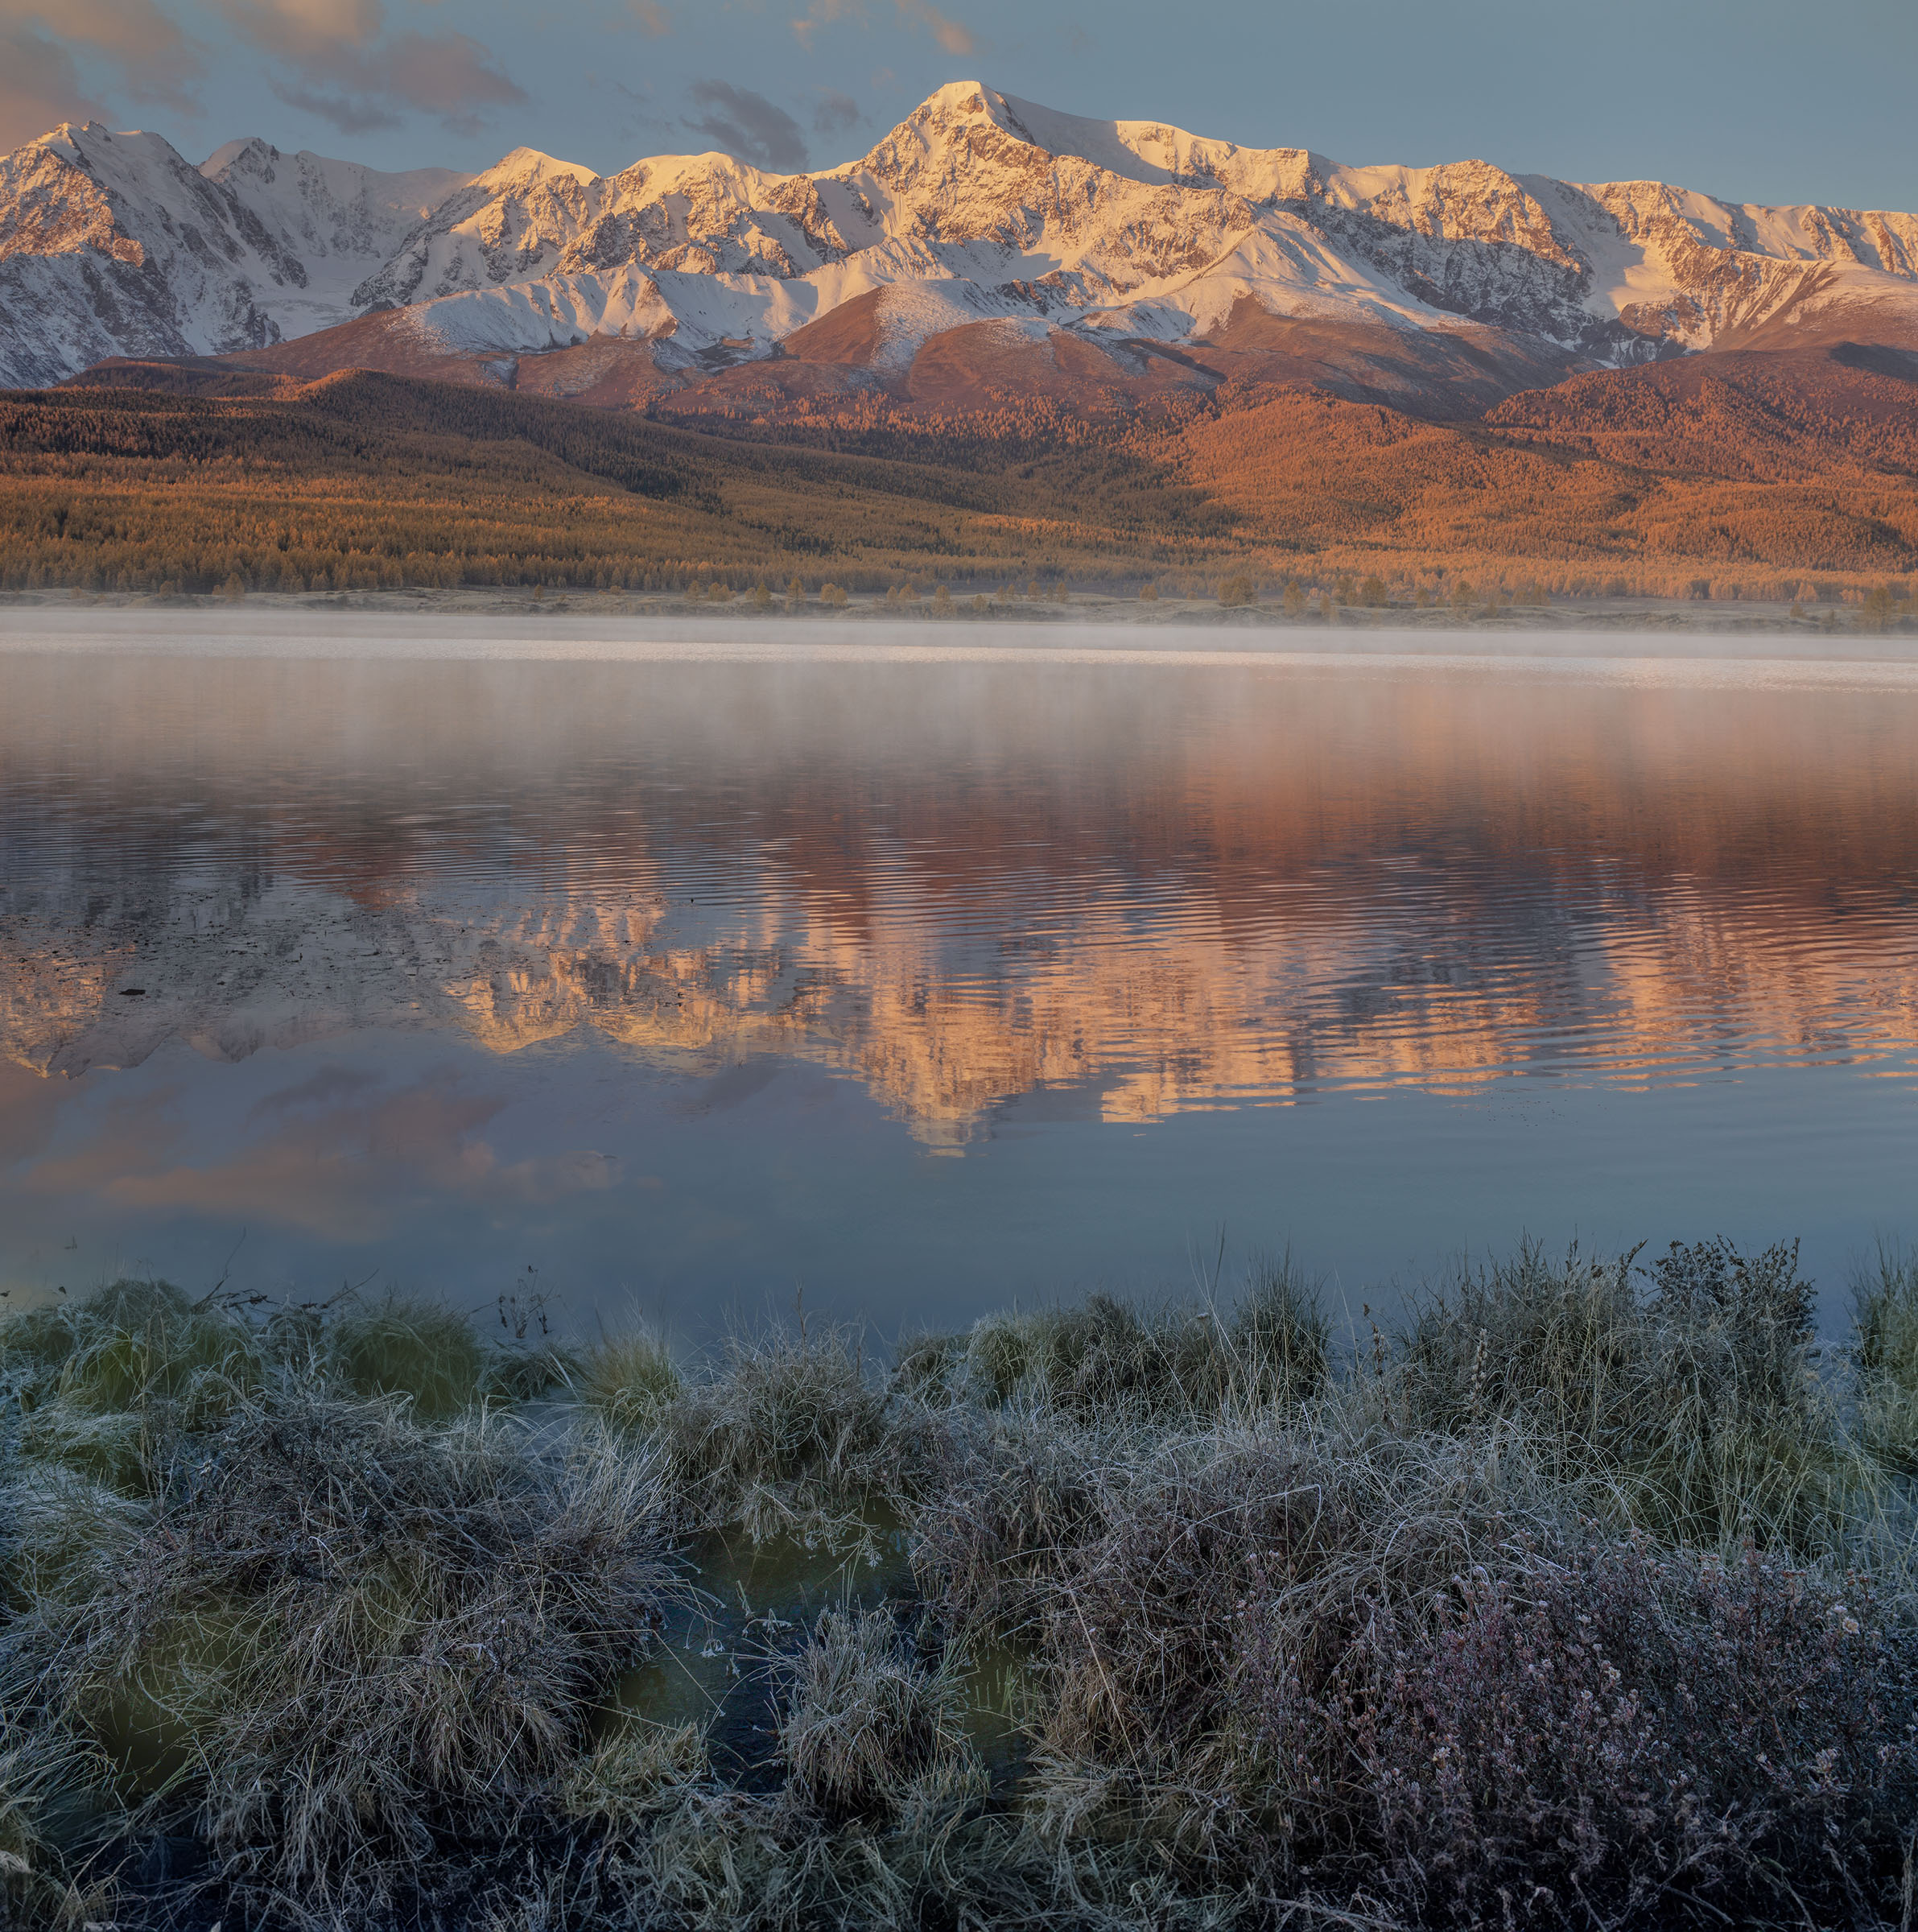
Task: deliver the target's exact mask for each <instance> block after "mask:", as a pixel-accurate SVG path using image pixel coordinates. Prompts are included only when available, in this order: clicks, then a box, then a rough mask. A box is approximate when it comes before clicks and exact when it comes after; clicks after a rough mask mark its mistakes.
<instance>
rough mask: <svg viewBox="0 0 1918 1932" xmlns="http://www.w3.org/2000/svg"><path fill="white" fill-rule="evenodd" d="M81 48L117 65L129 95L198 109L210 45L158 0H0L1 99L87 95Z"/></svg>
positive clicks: (187, 111) (122, 86) (186, 111)
mask: <svg viewBox="0 0 1918 1932" xmlns="http://www.w3.org/2000/svg"><path fill="white" fill-rule="evenodd" d="M76 45H79V46H82V47H87V48H89V50H90V51H91V52H92V53H93V55H94V56H96V57H97V58H99V59H101V60H107V61H109V62H111V63H112V64H113V65H114V66H115V67H117V68H118V69H119V70H120V71H119V76H118V83H117V85H118V89H119V91H121V92H123V93H126V95H127V96H129V97H130V98H132V99H134V100H135V101H161V102H163V103H164V104H165V105H167V106H168V107H171V108H173V109H176V110H177V111H178V112H179V113H182V114H192V113H195V112H196V111H197V109H196V103H195V100H194V93H193V89H194V85H195V83H196V82H197V81H198V80H199V79H200V76H201V75H202V74H203V73H204V71H205V59H204V49H203V48H202V47H200V46H199V45H198V43H196V42H195V41H193V40H192V39H189V38H188V36H187V35H185V34H184V33H183V32H182V31H180V28H179V25H178V23H176V22H175V20H174V19H172V18H171V15H170V14H167V13H165V12H163V10H161V9H160V8H159V6H156V5H155V0H0V99H8V100H11V99H15V98H17V99H19V100H20V101H23V103H24V102H26V101H31V99H32V98H33V97H35V95H36V94H39V95H40V96H42V97H47V98H49V99H51V98H55V97H65V98H67V99H68V101H77V100H80V99H82V98H84V97H82V96H80V93H79V91H78V85H77V79H76V74H75V71H74V63H73V56H72V51H71V50H72V47H74V46H76ZM60 118H68V119H70V118H72V116H71V114H66V115H64V116H61V117H60ZM35 131H36V132H43V131H44V130H35Z"/></svg>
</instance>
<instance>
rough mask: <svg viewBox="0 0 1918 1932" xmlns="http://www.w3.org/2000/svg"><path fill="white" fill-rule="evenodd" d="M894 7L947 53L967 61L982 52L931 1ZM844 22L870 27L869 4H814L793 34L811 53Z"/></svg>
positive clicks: (847, 0)
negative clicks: (826, 33) (821, 38)
mask: <svg viewBox="0 0 1918 1932" xmlns="http://www.w3.org/2000/svg"><path fill="white" fill-rule="evenodd" d="M893 7H894V9H895V10H896V11H897V14H898V16H899V18H900V19H901V20H902V21H904V22H905V23H907V24H909V25H910V26H913V27H923V28H924V29H925V30H926V32H927V33H929V34H930V35H932V37H933V39H934V40H936V41H937V42H938V44H939V45H940V46H941V47H943V48H944V49H945V51H946V52H947V53H949V54H954V55H958V56H962V57H963V56H970V55H972V54H975V53H976V52H978V51H979V43H978V41H977V40H976V39H974V37H973V34H972V30H971V28H970V27H967V26H965V25H963V23H960V22H959V21H957V20H955V19H951V16H950V15H948V14H943V13H941V12H940V11H939V10H938V8H937V7H936V6H933V5H932V4H931V3H930V0H893ZM841 21H848V22H852V23H855V24H856V25H860V26H865V25H868V24H869V14H868V7H867V3H866V0H812V5H811V6H810V7H808V8H807V10H806V12H804V13H803V14H800V15H798V17H797V18H796V19H794V22H793V32H794V35H797V37H798V41H799V44H800V45H801V46H802V47H806V48H808V49H810V48H811V47H812V45H813V44H814V42H815V39H817V38H818V35H819V32H820V31H821V29H822V28H824V27H833V26H836V25H838V24H839V23H840V22H841Z"/></svg>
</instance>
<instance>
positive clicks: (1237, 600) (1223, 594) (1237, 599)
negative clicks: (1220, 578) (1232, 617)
mask: <svg viewBox="0 0 1918 1932" xmlns="http://www.w3.org/2000/svg"><path fill="white" fill-rule="evenodd" d="M1258 601H1259V592H1258V587H1257V586H1256V584H1254V583H1253V582H1252V579H1251V578H1250V577H1247V576H1236V577H1227V579H1226V580H1225V581H1224V582H1223V584H1220V585H1219V602H1220V604H1222V605H1223V606H1224V607H1225V609H1227V610H1238V609H1243V608H1244V606H1245V605H1248V604H1256V603H1257V602H1258Z"/></svg>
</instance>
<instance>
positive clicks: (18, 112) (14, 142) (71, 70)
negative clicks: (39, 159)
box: [0, 22, 106, 151]
mask: <svg viewBox="0 0 1918 1932" xmlns="http://www.w3.org/2000/svg"><path fill="white" fill-rule="evenodd" d="M105 112H106V109H105V108H103V107H102V106H101V105H100V103H99V102H98V101H96V100H94V99H93V97H92V96H91V95H90V94H89V93H86V92H85V90H84V89H82V87H81V86H80V75H79V72H78V70H77V69H76V68H75V67H74V64H73V56H72V54H71V53H70V52H68V50H67V49H66V48H65V47H63V46H62V45H61V44H60V42H58V41H57V40H53V39H49V38H48V37H47V35H44V34H42V33H37V32H35V30H34V29H33V28H31V27H22V26H20V25H18V24H17V23H13V22H7V23H3V24H0V150H5V151H11V150H13V149H14V148H16V147H20V146H21V145H22V144H23V142H28V141H31V140H32V139H33V138H34V137H35V135H36V134H47V133H48V132H50V131H51V130H52V129H54V128H56V127H58V126H60V123H61V122H63V121H94V120H97V119H99V118H100V117H101V115H102V114H105Z"/></svg>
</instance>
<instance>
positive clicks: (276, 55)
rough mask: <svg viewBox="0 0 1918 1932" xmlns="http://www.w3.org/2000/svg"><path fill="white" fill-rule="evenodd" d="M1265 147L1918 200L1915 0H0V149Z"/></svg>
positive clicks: (591, 158) (1897, 203) (439, 154)
mask: <svg viewBox="0 0 1918 1932" xmlns="http://www.w3.org/2000/svg"><path fill="white" fill-rule="evenodd" d="M959 79H967V80H972V79H977V80H983V81H986V82H987V83H988V85H992V86H995V87H998V88H1001V89H1004V90H1005V91H1007V92H1008V93H1015V94H1021V95H1024V96H1026V97H1029V98H1032V99H1035V100H1040V101H1046V102H1048V103H1050V104H1051V105H1055V106H1058V107H1062V108H1066V109H1071V110H1073V111H1074V112H1077V113H1081V114H1095V115H1104V116H1115V117H1120V118H1153V119H1159V120H1165V121H1170V122H1174V123H1176V124H1178V125H1179V126H1185V127H1187V128H1190V129H1192V130H1194V131H1196V132H1198V133H1202V134H1216V135H1221V136H1224V137H1226V138H1231V139H1233V140H1236V141H1239V142H1244V143H1247V144H1248V145H1254V146H1260V147H1266V146H1288V147H1292V146H1297V147H1311V148H1315V149H1317V150H1318V151H1320V152H1321V153H1323V154H1326V155H1330V156H1332V157H1333V158H1334V159H1338V160H1341V161H1346V162H1351V163H1365V162H1378V161H1402V162H1409V163H1429V162H1433V161H1440V160H1455V159H1463V158H1465V157H1466V156H1470V155H1483V156H1484V157H1486V158H1487V159H1491V160H1494V161H1496V162H1499V163H1501V164H1502V165H1503V166H1505V167H1510V168H1512V169H1514V170H1517V171H1536V172H1539V173H1544V174H1551V175H1559V176H1561V177H1565V178H1569V179H1574V180H1617V179H1620V178H1633V177H1652V178H1657V179H1662V180H1671V181H1677V182H1680V183H1682V184H1685V185H1686V186H1688V187H1693V188H1702V189H1704V190H1706V192H1710V193H1714V194H1718V195H1722V196H1727V197H1729V198H1732V199H1735V200H1760V201H1801V200H1815V201H1824V202H1831V203H1837V204H1842V205H1847V206H1852V207H1858V206H1862V207H1866V208H1871V207H1878V208H1918V131H1915V130H1918V0H1824V3H1823V4H1822V5H1819V6H1808V5H1801V4H1792V5H1788V4H1784V0H1743V4H1732V3H1731V0H1612V3H1611V5H1609V6H1602V7H1601V6H1591V5H1589V4H1587V5H1582V6H1576V7H1574V6H1563V5H1545V4H1537V3H1533V4H1520V0H1476V3H1475V4H1468V5H1453V6H1434V5H1429V4H1428V5H1419V4H1415V3H1413V0H1370V3H1369V4H1367V5H1364V6H1353V5H1342V4H1339V3H1338V0H1312V3H1311V4H1302V3H1297V0H1263V3H1261V0H1215V4H1213V5H1211V6H1206V7H1204V8H1195V7H1192V6H1186V5H1181V4H1178V0H1160V3H1159V4H1149V3H1148V0H1103V3H1102V4H1093V3H1092V0H941V4H938V5H936V6H935V5H934V3H933V0H560V3H559V4H557V5H551V6H546V7H543V8H542V7H534V6H526V5H523V4H514V3H512V0H0V145H3V146H5V147H11V146H13V145H14V144H15V143H16V142H19V141H21V140H23V139H27V138H30V137H31V135H33V134H36V133H39V132H41V131H43V130H44V129H45V128H47V127H48V126H52V125H53V124H55V123H56V122H59V121H60V120H63V119H72V118H89V117H92V118H99V119H101V120H105V121H106V122H109V124H110V125H112V126H116V127H129V126H142V127H151V128H155V129H157V130H159V131H160V132H161V133H163V134H165V135H167V138H169V139H170V140H171V141H172V142H174V143H175V146H177V147H179V148H180V149H181V150H182V151H184V153H186V154H187V155H188V156H189V158H191V159H194V160H196V161H197V160H200V159H203V158H204V156H205V155H206V154H207V153H208V152H209V151H211V150H212V148H214V147H217V146H218V145H219V144H220V143H221V142H223V141H225V140H228V139H230V138H233V137H234V136H236V135H240V134H263V135H265V136H266V138H268V139H269V140H270V141H272V142H275V143H276V144H277V145H278V146H279V147H283V148H288V149H291V148H296V147H311V148H315V149H317V150H318V151H320V152H322V153H327V154H344V155H350V156H352V157H353V158H355V159H365V160H367V161H369V162H372V163H375V164H376V165H378V166H382V167H419V166H423V165H429V164H439V165H445V166H452V167H468V168H479V167H485V165H487V164H488V163H489V162H491V161H493V160H494V159H497V158H498V156H499V155H501V153H503V152H505V151H506V150H508V149H509V148H513V147H519V146H522V145H524V146H529V147H540V148H544V149H546V150H547V151H548V152H550V153H553V154H557V155H563V156H564V157H565V158H566V159H569V160H575V161H583V162H585V163H588V165H590V166H592V167H596V168H598V169H600V170H601V171H612V170H613V169H615V168H617V167H622V166H624V165H625V164H626V163H629V162H630V161H632V160H634V159H637V158H638V157H639V156H640V155H645V154H656V153H662V152H685V151H698V150H701V149H704V148H707V147H725V148H728V149H730V150H732V151H735V152H743V153H745V155H748V156H749V158H751V159H754V160H757V161H758V162H760V163H761V164H762V165H765V166H770V167H779V168H794V167H801V166H804V165H807V164H811V165H814V166H819V165H825V164H829V163H833V162H835V161H839V160H844V159H849V158H850V157H852V156H853V155H857V154H859V153H861V152H863V151H864V149H865V148H866V147H868V146H869V145H870V144H871V143H872V141H873V139H874V138H877V136H878V135H879V134H881V133H883V132H884V130H885V129H886V128H888V127H889V126H892V125H893V122H896V121H897V120H898V119H899V118H901V116H902V115H903V114H905V113H906V112H908V111H909V110H910V109H911V107H912V106H913V105H914V104H915V103H916V102H917V101H919V100H921V99H922V98H923V97H925V96H926V94H927V93H930V92H931V90H932V89H934V87H936V86H938V85H939V84H940V83H941V82H942V81H949V80H959Z"/></svg>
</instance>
